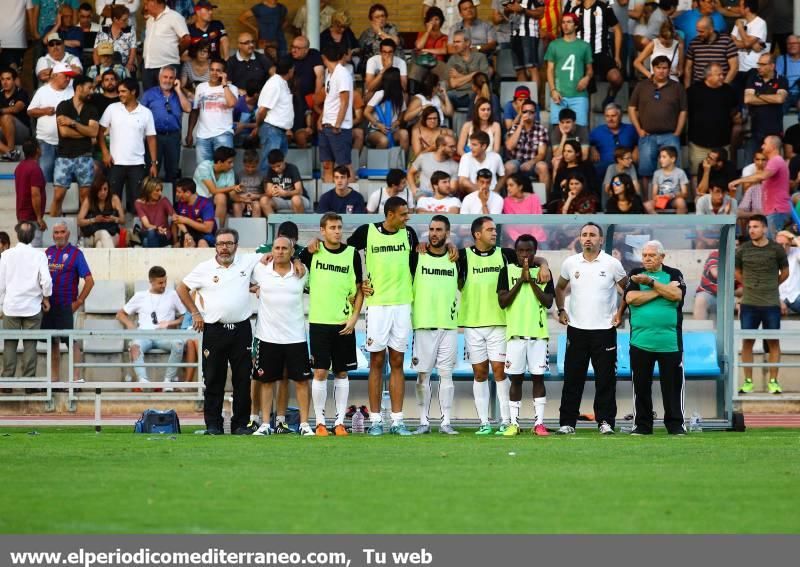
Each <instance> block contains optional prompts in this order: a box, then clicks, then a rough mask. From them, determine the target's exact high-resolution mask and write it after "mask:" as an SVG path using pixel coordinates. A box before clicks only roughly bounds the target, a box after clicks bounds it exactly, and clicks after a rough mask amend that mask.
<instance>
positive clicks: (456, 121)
mask: <svg viewBox="0 0 800 567" xmlns="http://www.w3.org/2000/svg"><path fill="white" fill-rule="evenodd" d="M468 120H469V115H468V114H467V110H466V109H456V110H455V112H454V113H453V132H454V133H455V136H456V140H458V135H459V134H460V133H461V128H463V126H464V124H466V123H467V121H468Z"/></svg>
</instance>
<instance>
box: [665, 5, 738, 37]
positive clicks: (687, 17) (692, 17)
mask: <svg viewBox="0 0 800 567" xmlns="http://www.w3.org/2000/svg"><path fill="white" fill-rule="evenodd" d="M702 18H709V19H710V20H711V24H712V25H711V26H709V29H712V27H713V31H715V32H717V33H722V32H724V31H726V30H727V29H728V27H727V25H726V24H725V18H723V17H722V14H720V13H719V12H717V8H716V1H715V0H697V7H696V8H694V9H692V10H687V11H685V12H683V13H682V14H681V15H679V16H677V17H676V18H675V21H674V23H675V27H676V28H677V29H678V31H679V32H681V34H682V35H683V42H684V44H685V45H689V44H690V43H692V41H693V40H694V38H695V37H696V36H697V35H698V34H699V31H698V29H697V26H698V23H699V21H700V20H701V19H702Z"/></svg>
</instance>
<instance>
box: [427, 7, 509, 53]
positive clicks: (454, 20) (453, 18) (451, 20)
mask: <svg viewBox="0 0 800 567" xmlns="http://www.w3.org/2000/svg"><path fill="white" fill-rule="evenodd" d="M455 2H456V0H422V17H423V18H424V17H425V15H426V14H427V13H428V9H429V8H432V7H435V8H439V10H441V11H442V14H443V15H444V20H443V21H442V32H443V33H445V34H447V35H451V34H452V33H453V32H454V31H455V27H456V25H457V24H458V23H459V22H461V14H460V13H459V11H458V10H457V9H456V8H457V6H454V4H455ZM472 3H473V4H474V5H475V6H479V5H480V3H481V1H480V0H473V2H472ZM496 9H497V10H500V11H502V8H501V7H499V5H498V7H497V8H496ZM494 23H497V22H494ZM506 33H508V30H506ZM506 43H508V38H506Z"/></svg>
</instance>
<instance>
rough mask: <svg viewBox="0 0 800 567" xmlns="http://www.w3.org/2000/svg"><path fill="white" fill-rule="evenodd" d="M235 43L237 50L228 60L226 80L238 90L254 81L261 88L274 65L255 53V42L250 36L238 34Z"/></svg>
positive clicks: (265, 57) (260, 54)
mask: <svg viewBox="0 0 800 567" xmlns="http://www.w3.org/2000/svg"><path fill="white" fill-rule="evenodd" d="M237 42H238V46H239V48H238V49H237V50H236V52H235V53H234V54H233V55H231V56H230V57H229V58H228V80H229V81H230V82H232V83H233V84H234V85H236V87H237V88H239V90H241V89H244V88H245V86H246V85H247V84H248V83H249V82H250V81H255V82H256V83H257V84H258V85H259V88H261V86H262V85H263V84H264V83H266V82H267V78H268V77H269V74H270V69H272V67H273V66H274V65H275V64H274V63H273V62H272V60H270V59H269V58H268V57H267V56H266V55H264V54H263V53H259V52H257V51H256V42H255V40H253V36H252V35H251V34H249V33H247V32H242V33H240V34H239V38H238V40H237Z"/></svg>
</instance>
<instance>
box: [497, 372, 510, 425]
mask: <svg viewBox="0 0 800 567" xmlns="http://www.w3.org/2000/svg"><path fill="white" fill-rule="evenodd" d="M496 384H497V401H498V403H499V404H500V418H501V419H502V420H503V423H508V422H509V419H510V417H509V409H508V403H509V392H510V391H511V380H509V379H508V378H506V379H505V380H503V381H502V382H496Z"/></svg>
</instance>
